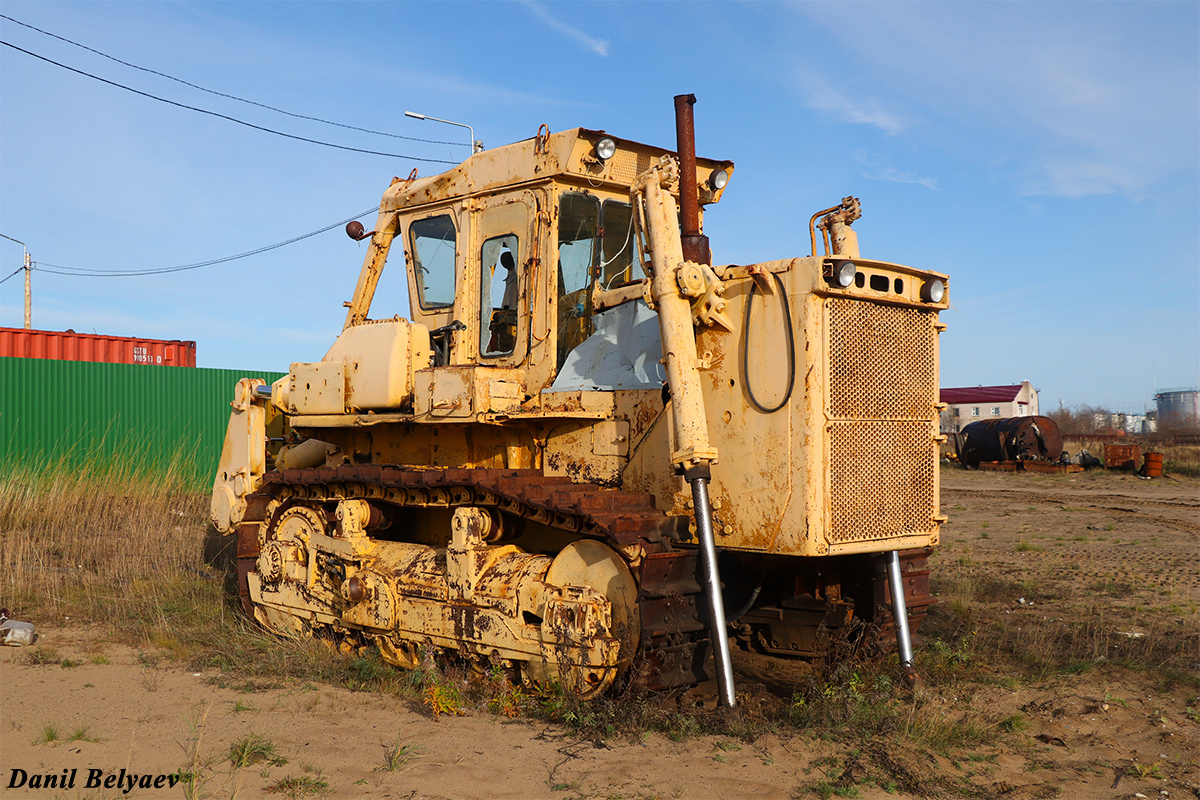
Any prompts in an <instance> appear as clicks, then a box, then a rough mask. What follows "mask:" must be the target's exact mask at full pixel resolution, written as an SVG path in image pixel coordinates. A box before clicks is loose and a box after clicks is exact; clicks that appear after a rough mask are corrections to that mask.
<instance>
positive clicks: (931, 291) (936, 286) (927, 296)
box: [921, 280, 946, 303]
mask: <svg viewBox="0 0 1200 800" xmlns="http://www.w3.org/2000/svg"><path fill="white" fill-rule="evenodd" d="M945 296H946V284H944V283H942V282H941V281H939V280H933V281H925V285H924V286H922V287H921V299H922V300H924V301H925V302H926V303H940V302H942V298H943V297H945Z"/></svg>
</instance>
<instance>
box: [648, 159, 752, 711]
mask: <svg viewBox="0 0 1200 800" xmlns="http://www.w3.org/2000/svg"><path fill="white" fill-rule="evenodd" d="M678 172H679V166H678V164H677V162H675V160H674V159H672V158H670V157H664V158H663V159H662V160H661V161H660V162H659V164H657V165H655V166H654V167H651V168H650V169H649V170H647V171H646V172H644V173H642V174H641V175H640V176H638V179H637V180H636V181H635V182H634V186H633V189H632V190H631V191H630V195H631V197H632V198H633V202H634V206H635V208H637V213H636V214H635V219H637V220H638V221H639V223H640V224H639V227H640V228H641V230H639V232H638V235H639V237H642V238H643V239H644V241H645V244H646V250H647V251H648V252H647V254H646V255H647V261H648V263H647V264H646V267H647V271H648V272H649V274H650V296H651V299H652V300H653V301H654V307H655V310H656V311H657V312H658V328H659V333H660V335H661V336H662V348H663V358H664V360H665V363H666V367H667V384H668V386H669V387H670V389H671V403H672V404H673V405H674V420H675V441H676V445H677V448H678V449H677V450H676V451H675V452H674V453H672V454H671V463H672V464H674V465H675V468H676V469H678V470H680V471H681V472H682V473H683V474H684V476H685V477H686V478H687V481H688V483H689V484H690V485H691V487H692V504H693V506H694V507H695V515H696V535H697V537H698V538H699V540H700V560H701V563H702V564H703V566H704V577H705V587H704V589H705V594H706V595H707V596H708V610H709V627H710V629H711V631H712V644H713V654H714V658H715V660H716V666H717V673H718V678H717V687H718V690H719V694H720V699H721V704H722V705H723V706H725V707H726V708H733V707H734V706H735V705H736V698H735V696H734V685H733V666H732V664H731V663H730V655H729V631H728V628H727V625H726V623H725V600H724V598H723V597H722V595H721V576H720V574H719V572H718V570H717V549H716V543H715V541H714V538H713V528H712V511H711V508H710V505H709V498H708V482H709V480H710V479H711V476H712V474H711V471H710V469H709V465H710V464H712V463H714V462H716V460H717V450H716V448H715V447H713V446H712V444H711V443H710V442H709V440H708V416H707V415H706V414H705V411H704V395H703V394H702V393H701V387H700V373H699V370H698V364H697V358H696V332H695V329H694V327H693V322H692V305H691V302H689V300H688V292H689V283H690V282H689V281H688V276H689V274H694V273H695V272H696V270H697V269H707V267H706V266H705V265H701V264H693V263H691V262H685V261H684V258H683V242H682V238H681V236H680V231H679V227H678V223H677V222H676V220H677V219H678V215H677V211H676V207H675V198H673V197H672V196H671V193H670V192H669V191H667V189H666V186H667V185H669V184H670V183H672V182H674V180H676V179H677V178H678Z"/></svg>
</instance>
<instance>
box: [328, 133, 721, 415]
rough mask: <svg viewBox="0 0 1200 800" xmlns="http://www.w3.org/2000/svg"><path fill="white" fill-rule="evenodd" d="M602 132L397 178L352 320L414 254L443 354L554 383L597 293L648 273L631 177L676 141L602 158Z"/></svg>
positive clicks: (363, 318)
mask: <svg viewBox="0 0 1200 800" xmlns="http://www.w3.org/2000/svg"><path fill="white" fill-rule="evenodd" d="M601 142H612V139H611V138H610V137H607V136H605V135H604V133H603V132H602V131H587V130H584V129H575V130H571V131H565V132H563V133H558V134H549V135H546V136H543V137H539V138H535V139H529V140H526V141H524V142H517V143H516V144H512V145H508V146H506V147H501V148H497V149H495V150H491V151H485V152H481V153H477V154H475V155H474V156H472V157H471V158H470V159H468V160H467V161H466V162H464V163H463V164H461V165H459V166H458V167H455V168H453V169H451V170H449V171H448V172H445V173H442V174H441V175H436V176H432V177H429V178H419V179H410V180H407V181H401V180H395V181H393V183H392V186H391V187H390V188H389V189H388V191H387V193H386V194H385V196H384V199H383V203H382V204H381V207H380V215H379V221H378V223H377V225H376V229H375V231H374V233H373V235H372V240H371V251H370V252H369V253H368V255H367V258H366V261H365V263H364V265H363V270H362V274H361V275H360V278H359V283H358V286H357V287H356V290H355V296H354V299H353V300H352V301H351V302H350V303H348V304H347V305H349V306H350V313H349V314H348V315H347V318H346V326H345V327H346V328H350V327H353V326H355V325H360V324H363V323H366V322H370V321H372V320H379V319H387V318H389V317H391V316H392V315H394V314H396V313H397V309H393V308H380V309H376V308H374V307H373V305H372V301H373V299H374V292H375V287H376V285H377V284H378V281H379V279H380V276H381V275H382V273H383V271H384V270H385V269H387V270H396V269H397V267H398V266H399V265H400V260H401V258H403V262H404V265H405V273H406V278H407V289H408V297H409V309H408V310H409V317H410V319H411V320H412V321H413V322H414V323H417V324H420V325H423V326H425V327H426V328H428V330H429V331H430V338H431V344H432V346H433V352H434V366H460V365H477V366H494V367H505V368H509V369H522V370H524V371H525V373H526V386H527V390H528V392H529V393H530V394H534V393H536V391H537V390H538V389H541V388H546V387H548V386H549V385H550V384H551V383H552V382H553V380H554V378H555V376H556V375H557V374H558V373H559V372H560V371H561V370H562V367H563V365H564V363H565V362H566V359H567V357H568V355H569V354H570V353H571V352H572V351H574V350H575V349H576V348H577V347H578V346H579V345H580V344H581V343H583V342H584V341H585V340H587V339H588V337H589V336H591V335H592V334H593V332H594V324H593V317H594V314H595V309H594V300H595V297H596V295H597V293H598V292H606V291H611V290H613V289H616V288H619V287H621V286H625V285H628V284H630V283H631V282H633V281H636V280H639V279H640V278H642V277H643V275H642V272H641V268H640V266H637V265H636V264H635V262H636V260H637V245H636V242H635V241H634V237H635V225H634V215H633V206H632V204H631V201H630V194H629V193H630V187H631V185H632V182H633V180H634V178H636V176H637V175H638V174H639V173H640V172H642V171H644V170H645V169H646V168H648V167H649V166H650V165H651V164H653V163H654V162H655V161H656V160H657V159H658V158H659V157H660V156H662V155H665V154H666V153H667V151H665V150H661V149H658V148H653V147H649V146H646V145H640V144H637V143H634V142H627V141H623V142H621V143H620V146H619V147H616V148H615V152H611V153H608V157H607V158H601V157H600V156H599V155H598V154H597V148H598V145H600V143H601ZM702 167H707V168H708V169H709V170H717V169H724V170H726V174H728V172H729V171H731V170H732V164H731V163H729V162H703V163H702ZM674 190H675V191H678V187H675V188H674ZM700 192H701V195H702V196H701V198H700V199H701V201H702V202H716V200H717V199H718V198H719V195H720V190H719V189H711V188H708V187H703V188H702V189H701V190H700Z"/></svg>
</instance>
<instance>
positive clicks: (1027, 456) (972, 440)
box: [957, 416, 1063, 469]
mask: <svg viewBox="0 0 1200 800" xmlns="http://www.w3.org/2000/svg"><path fill="white" fill-rule="evenodd" d="M958 437H959V438H958V440H957V445H958V458H959V463H961V464H962V465H963V466H965V467H968V468H970V469H977V468H978V467H979V465H980V464H981V463H982V462H984V461H1001V462H1003V461H1041V462H1055V461H1058V459H1059V456H1061V455H1062V451H1063V437H1062V431H1060V430H1059V428H1058V425H1057V423H1055V422H1054V420H1052V419H1050V417H1037V416H1035V417H1005V418H1002V419H985V420H980V421H979V422H972V423H971V424H970V425H967V426H966V427H965V428H963V429H962V431H960V432H959V434H958Z"/></svg>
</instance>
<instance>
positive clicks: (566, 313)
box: [557, 192, 600, 369]
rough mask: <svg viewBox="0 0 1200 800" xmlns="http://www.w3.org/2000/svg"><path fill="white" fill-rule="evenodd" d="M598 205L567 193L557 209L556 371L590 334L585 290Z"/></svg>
mask: <svg viewBox="0 0 1200 800" xmlns="http://www.w3.org/2000/svg"><path fill="white" fill-rule="evenodd" d="M599 231H600V201H599V200H598V199H597V198H595V197H592V196H591V195H586V194H576V193H573V192H568V193H566V194H564V195H563V196H562V198H561V199H560V200H559V206H558V348H557V350H558V352H557V356H558V359H557V361H558V367H559V368H560V369H561V368H562V365H563V361H565V360H566V358H567V353H570V352H571V351H572V350H574V349H575V348H576V346H578V345H579V343H580V342H582V341H583V340H584V339H586V338H587V337H588V335H589V334H591V332H592V330H591V309H590V308H589V306H590V298H589V297H588V289H589V287H590V285H591V282H592V275H593V272H592V270H593V267H594V265H595V264H596V255H597V253H596V250H597V247H596V245H597V241H596V238H597V234H598V233H599Z"/></svg>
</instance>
